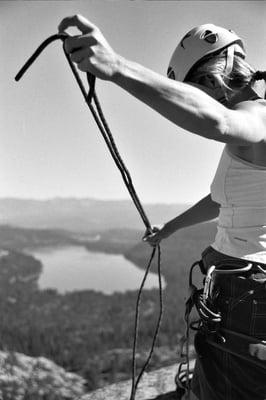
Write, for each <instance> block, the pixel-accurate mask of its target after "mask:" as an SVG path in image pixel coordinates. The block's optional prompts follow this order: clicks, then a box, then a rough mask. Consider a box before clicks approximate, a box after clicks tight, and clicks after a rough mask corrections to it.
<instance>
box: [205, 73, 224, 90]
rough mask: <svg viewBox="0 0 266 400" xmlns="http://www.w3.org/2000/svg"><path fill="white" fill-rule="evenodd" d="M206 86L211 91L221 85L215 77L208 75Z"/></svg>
mask: <svg viewBox="0 0 266 400" xmlns="http://www.w3.org/2000/svg"><path fill="white" fill-rule="evenodd" d="M204 86H206V87H207V88H209V89H216V88H217V87H218V86H220V85H219V83H218V80H217V79H216V78H215V76H213V75H206V76H205V77H204Z"/></svg>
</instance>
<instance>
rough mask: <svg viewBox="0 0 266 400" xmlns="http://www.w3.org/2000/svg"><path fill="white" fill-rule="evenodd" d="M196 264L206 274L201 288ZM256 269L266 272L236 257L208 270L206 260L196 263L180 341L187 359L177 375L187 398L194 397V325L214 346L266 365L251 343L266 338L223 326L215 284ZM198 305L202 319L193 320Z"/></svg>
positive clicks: (183, 393) (249, 294)
mask: <svg viewBox="0 0 266 400" xmlns="http://www.w3.org/2000/svg"><path fill="white" fill-rule="evenodd" d="M196 266H198V267H199V268H200V270H201V272H202V273H203V274H204V275H206V276H205V278H204V285H203V288H201V289H198V288H197V287H196V286H195V285H194V284H193V282H192V274H193V271H194V268H195V267H196ZM253 271H256V272H260V273H263V274H266V270H264V269H263V268H262V267H261V266H260V265H258V264H256V263H252V262H247V265H244V266H243V260H236V259H227V260H226V261H221V262H219V263H217V264H216V265H211V266H210V268H209V269H208V271H207V273H206V271H205V269H204V265H203V261H202V260H200V261H196V262H195V263H194V264H192V266H191V268H190V272H189V297H188V299H187V301H186V307H185V317H184V319H185V323H186V330H185V335H184V336H183V337H182V339H181V341H180V345H181V350H180V357H181V358H183V360H182V362H181V363H180V365H179V369H178V372H177V375H176V378H175V380H176V386H177V391H179V392H180V393H181V395H182V396H183V395H185V396H186V399H190V384H191V379H192V375H193V366H192V365H191V362H190V355H189V343H190V329H191V330H194V331H198V333H200V334H202V335H204V338H205V340H206V342H207V343H208V344H210V345H211V346H213V347H216V348H217V349H220V350H222V351H224V352H227V353H229V354H232V355H235V356H237V357H239V358H241V359H243V360H245V361H249V362H250V363H253V364H254V365H257V366H259V367H261V368H263V369H266V364H265V361H261V360H259V359H256V358H254V357H252V356H251V355H250V354H249V350H248V349H249V344H251V343H252V344H254V343H260V344H263V345H266V342H265V341H263V340H259V339H257V338H255V337H252V336H248V335H245V334H242V333H239V332H235V331H232V330H230V329H227V328H224V327H221V321H222V316H221V312H220V311H219V309H218V307H217V304H216V303H217V302H216V300H217V297H218V295H219V291H218V290H217V289H216V288H215V287H214V285H215V282H216V279H217V278H218V277H219V276H221V275H235V274H243V275H245V274H247V273H251V272H253ZM264 290H265V289H264ZM253 293H254V291H253V290H249V291H247V293H246V296H247V297H248V296H251V295H252V294H253ZM194 306H195V308H196V310H197V313H198V315H199V319H198V320H196V321H193V322H191V321H190V313H191V311H192V308H193V307H194Z"/></svg>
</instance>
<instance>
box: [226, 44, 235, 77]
mask: <svg viewBox="0 0 266 400" xmlns="http://www.w3.org/2000/svg"><path fill="white" fill-rule="evenodd" d="M234 53H235V49H234V46H229V47H227V49H226V65H225V69H224V73H225V74H226V75H227V76H228V75H229V74H230V73H231V72H232V70H233V64H234Z"/></svg>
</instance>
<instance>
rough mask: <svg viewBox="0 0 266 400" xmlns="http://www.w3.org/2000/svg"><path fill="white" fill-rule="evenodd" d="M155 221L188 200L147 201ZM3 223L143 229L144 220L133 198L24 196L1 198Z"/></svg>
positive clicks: (84, 229)
mask: <svg viewBox="0 0 266 400" xmlns="http://www.w3.org/2000/svg"><path fill="white" fill-rule="evenodd" d="M144 207H145V210H146V212H147V215H148V216H149V218H150V220H151V221H152V223H153V224H157V223H161V222H163V221H166V220H168V219H170V218H173V217H174V216H175V215H177V214H179V213H180V212H182V211H183V210H184V209H186V208H187V207H188V206H187V205H185V204H172V205H167V204H150V205H149V204H147V205H145V206H144ZM0 225H13V226H17V227H24V228H34V229H36V228H39V229H40V228H42V229H66V230H70V231H76V232H88V231H99V230H100V231H103V230H108V229H113V228H115V229H117V228H130V229H141V230H143V223H142V221H141V219H140V217H139V215H138V213H137V211H136V209H135V207H134V205H133V204H132V202H131V201H129V200H122V201H117V200H115V201H102V200H93V199H71V198H69V199H60V198H58V199H51V200H22V199H12V198H11V199H0Z"/></svg>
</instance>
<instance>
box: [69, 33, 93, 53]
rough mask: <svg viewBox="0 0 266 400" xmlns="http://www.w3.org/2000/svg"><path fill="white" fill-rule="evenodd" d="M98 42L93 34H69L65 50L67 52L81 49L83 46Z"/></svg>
mask: <svg viewBox="0 0 266 400" xmlns="http://www.w3.org/2000/svg"><path fill="white" fill-rule="evenodd" d="M95 43H96V40H95V38H94V37H93V36H89V35H86V36H79V35H78V36H69V37H68V38H67V39H66V40H65V43H64V46H65V50H66V52H67V53H69V54H70V53H72V52H74V51H76V50H79V49H81V48H82V47H83V46H84V47H88V46H93V45H94V44H95Z"/></svg>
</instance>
